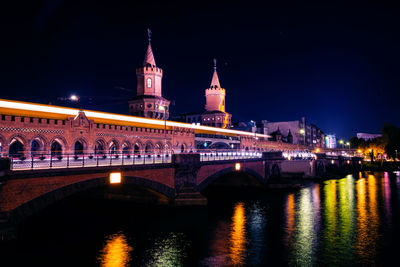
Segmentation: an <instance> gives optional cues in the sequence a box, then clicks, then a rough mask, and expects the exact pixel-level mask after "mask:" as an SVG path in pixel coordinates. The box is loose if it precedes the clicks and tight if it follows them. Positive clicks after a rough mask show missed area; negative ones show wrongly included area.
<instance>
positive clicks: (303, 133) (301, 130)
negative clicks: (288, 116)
mask: <svg viewBox="0 0 400 267" xmlns="http://www.w3.org/2000/svg"><path fill="white" fill-rule="evenodd" d="M299 133H300V134H301V135H303V141H304V143H303V144H304V145H306V131H305V130H304V129H303V128H301V129H300V130H299Z"/></svg>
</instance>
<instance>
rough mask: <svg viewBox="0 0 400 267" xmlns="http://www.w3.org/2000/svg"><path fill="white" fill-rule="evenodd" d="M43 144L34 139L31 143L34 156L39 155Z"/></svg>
mask: <svg viewBox="0 0 400 267" xmlns="http://www.w3.org/2000/svg"><path fill="white" fill-rule="evenodd" d="M41 150H42V149H41V145H40V143H39V142H38V141H37V140H33V141H32V143H31V155H32V157H35V156H39V155H40V152H41Z"/></svg>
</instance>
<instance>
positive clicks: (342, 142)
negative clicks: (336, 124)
mask: <svg viewBox="0 0 400 267" xmlns="http://www.w3.org/2000/svg"><path fill="white" fill-rule="evenodd" d="M339 144H341V145H342V148H343V145H344V141H343V140H339Z"/></svg>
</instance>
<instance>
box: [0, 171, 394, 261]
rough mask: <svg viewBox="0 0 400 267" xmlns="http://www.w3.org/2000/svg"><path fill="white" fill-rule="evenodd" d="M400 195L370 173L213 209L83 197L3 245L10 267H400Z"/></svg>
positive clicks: (214, 201) (223, 202)
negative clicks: (399, 243)
mask: <svg viewBox="0 0 400 267" xmlns="http://www.w3.org/2000/svg"><path fill="white" fill-rule="evenodd" d="M399 192H400V177H399V176H396V175H395V174H390V175H389V174H388V173H374V174H361V173H360V174H359V175H357V177H354V176H353V175H348V176H347V177H345V178H342V179H336V180H327V181H324V182H320V183H311V184H310V185H307V186H304V187H303V188H301V189H297V190H290V191H288V190H269V191H267V192H264V193H263V194H252V195H251V196H248V197H243V196H242V197H241V198H235V197H232V196H227V195H225V194H222V193H221V194H220V195H213V196H211V197H210V198H209V203H208V205H207V206H206V207H191V208H189V207H180V208H178V207H167V206H153V205H152V206H144V205H136V204H133V203H129V202H128V203H127V202H121V201H111V200H101V199H93V198H88V197H85V196H74V197H70V198H68V199H66V200H64V201H61V202H59V203H57V204H55V205H52V206H51V207H48V208H46V209H45V210H43V211H41V212H39V213H37V214H36V215H34V216H32V217H31V218H29V219H28V220H26V221H25V222H24V223H23V224H22V225H21V226H20V227H19V232H18V239H17V240H14V241H12V242H7V243H3V244H0V256H1V257H0V266H229V265H231V266H240V265H248V266H267V265H269V266H319V265H328V266H398V265H399V264H398V262H397V260H398V259H399V253H400V250H398V249H397V247H398V246H399V245H398V242H399V241H398V240H399V237H400V235H399V232H400V223H399V214H400V212H399V209H400V193H399Z"/></svg>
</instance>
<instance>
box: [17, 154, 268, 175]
mask: <svg viewBox="0 0 400 267" xmlns="http://www.w3.org/2000/svg"><path fill="white" fill-rule="evenodd" d="M190 153H197V154H200V161H219V160H235V159H252V158H261V157H262V153H260V152H254V151H235V150H231V151H225V150H202V151H199V152H190ZM10 159H11V170H13V171H18V170H40V169H62V168H84V167H104V166H127V165H146V164H162V163H171V162H172V154H170V153H167V154H163V153H137V154H128V153H108V154H57V155H55V154H40V155H31V156H30V157H23V156H20V157H10Z"/></svg>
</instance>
